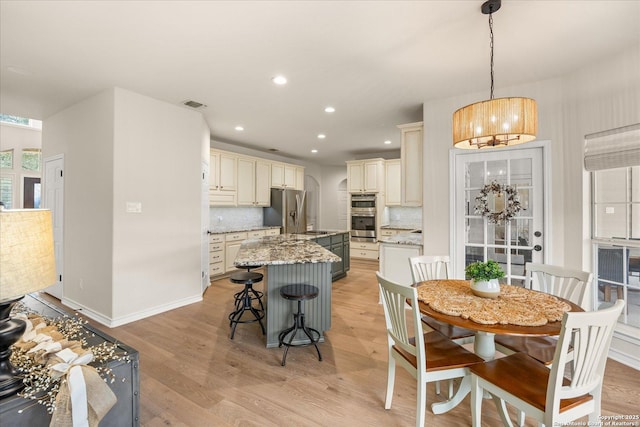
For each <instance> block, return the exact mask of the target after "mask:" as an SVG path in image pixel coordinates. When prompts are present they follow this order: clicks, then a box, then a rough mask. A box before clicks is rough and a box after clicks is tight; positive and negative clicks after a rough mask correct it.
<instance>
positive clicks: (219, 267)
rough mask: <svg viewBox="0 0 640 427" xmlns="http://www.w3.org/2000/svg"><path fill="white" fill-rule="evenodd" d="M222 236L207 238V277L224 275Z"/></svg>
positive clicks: (215, 235)
mask: <svg viewBox="0 0 640 427" xmlns="http://www.w3.org/2000/svg"><path fill="white" fill-rule="evenodd" d="M224 250H225V242H224V234H212V235H210V236H209V277H212V278H213V277H214V276H220V275H222V274H224V272H225V268H224V261H225V259H224V258H225V257H224Z"/></svg>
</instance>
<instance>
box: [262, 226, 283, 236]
mask: <svg viewBox="0 0 640 427" xmlns="http://www.w3.org/2000/svg"><path fill="white" fill-rule="evenodd" d="M265 234H266V235H267V236H278V235H279V234H280V229H279V228H270V229H268V230H266V231H265Z"/></svg>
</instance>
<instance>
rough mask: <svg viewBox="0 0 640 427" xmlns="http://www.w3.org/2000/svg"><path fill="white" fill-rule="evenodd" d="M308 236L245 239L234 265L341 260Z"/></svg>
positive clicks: (292, 235) (289, 235)
mask: <svg viewBox="0 0 640 427" xmlns="http://www.w3.org/2000/svg"><path fill="white" fill-rule="evenodd" d="M325 236H326V234H325ZM306 237H307V235H294V234H280V235H278V236H266V237H260V238H258V239H248V240H245V241H243V242H242V244H241V245H240V250H239V251H238V255H237V256H236V259H235V262H234V265H235V266H236V267H244V266H247V265H278V264H281V265H284V264H307V263H319V262H338V261H340V257H339V256H337V255H334V254H333V253H331V252H330V251H328V250H326V249H325V248H323V247H322V246H320V245H318V244H317V243H315V242H311V241H309V239H307V238H306ZM312 237H313V236H312Z"/></svg>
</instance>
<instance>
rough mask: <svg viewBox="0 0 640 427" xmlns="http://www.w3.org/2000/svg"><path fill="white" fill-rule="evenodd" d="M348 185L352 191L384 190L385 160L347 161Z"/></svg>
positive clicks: (369, 191) (370, 191)
mask: <svg viewBox="0 0 640 427" xmlns="http://www.w3.org/2000/svg"><path fill="white" fill-rule="evenodd" d="M347 187H348V189H349V192H350V193H378V192H381V191H384V160H383V159H368V160H350V161H347Z"/></svg>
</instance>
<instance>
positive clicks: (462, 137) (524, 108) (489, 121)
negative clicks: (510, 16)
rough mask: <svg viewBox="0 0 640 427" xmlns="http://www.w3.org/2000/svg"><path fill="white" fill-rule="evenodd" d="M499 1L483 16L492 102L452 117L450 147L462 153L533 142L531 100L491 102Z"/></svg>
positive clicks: (486, 7)
mask: <svg viewBox="0 0 640 427" xmlns="http://www.w3.org/2000/svg"><path fill="white" fill-rule="evenodd" d="M500 5H501V0H488V1H487V2H485V3H484V4H483V5H482V8H481V10H482V13H483V14H485V15H489V34H490V40H491V44H490V47H491V98H490V99H489V100H487V101H481V102H476V103H475V104H471V105H467V106H466V107H462V108H460V109H459V110H457V111H456V112H455V113H453V146H454V147H456V148H464V149H479V148H493V147H506V146H511V145H517V144H522V143H524V142H529V141H533V140H534V139H536V133H537V131H538V109H537V106H536V101H535V100H533V99H530V98H496V99H494V98H493V13H494V12H496V11H497V10H498V9H500Z"/></svg>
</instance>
